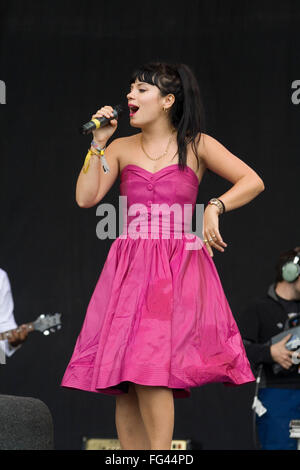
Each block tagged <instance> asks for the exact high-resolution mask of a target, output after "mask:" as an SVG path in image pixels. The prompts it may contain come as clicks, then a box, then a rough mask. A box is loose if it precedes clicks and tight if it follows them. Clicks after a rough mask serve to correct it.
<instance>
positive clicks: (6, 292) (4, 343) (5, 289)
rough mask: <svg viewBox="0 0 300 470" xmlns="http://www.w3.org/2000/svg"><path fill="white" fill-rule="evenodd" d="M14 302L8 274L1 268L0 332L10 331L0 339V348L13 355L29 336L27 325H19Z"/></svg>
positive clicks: (6, 353)
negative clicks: (15, 315)
mask: <svg viewBox="0 0 300 470" xmlns="http://www.w3.org/2000/svg"><path fill="white" fill-rule="evenodd" d="M13 311H14V302H13V297H12V293H11V286H10V282H9V278H8V275H7V273H6V271H4V269H1V268H0V333H4V332H9V333H8V335H7V338H6V339H4V340H1V341H0V348H1V350H2V351H3V353H4V354H5V356H7V357H10V356H12V355H13V354H14V353H15V351H16V350H17V349H19V348H20V347H21V345H22V343H24V341H25V340H26V338H27V336H28V331H27V329H26V326H25V325H21V326H20V327H18V325H17V323H16V321H15V317H14V313H13Z"/></svg>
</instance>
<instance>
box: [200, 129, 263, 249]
mask: <svg viewBox="0 0 300 470" xmlns="http://www.w3.org/2000/svg"><path fill="white" fill-rule="evenodd" d="M198 151H199V154H200V156H201V157H202V159H203V160H204V163H205V165H206V167H207V168H209V169H210V170H211V171H213V172H214V173H216V174H217V175H219V176H221V177H222V178H225V179H226V180H228V181H230V182H231V183H233V186H232V187H231V188H230V189H229V190H228V191H226V193H224V194H222V195H221V196H217V195H213V197H216V198H217V199H221V201H222V202H223V203H224V205H225V209H226V212H228V211H231V210H233V209H237V208H238V207H241V206H244V205H245V204H247V203H248V202H250V201H251V200H252V199H254V198H255V197H256V196H258V194H259V193H261V192H262V191H263V190H264V189H265V185H264V182H263V180H262V179H261V178H260V177H259V176H258V174H257V173H256V172H255V171H254V170H253V169H252V168H250V167H249V166H248V165H247V164H246V163H245V162H243V161H242V160H240V159H239V158H238V157H236V156H235V155H233V153H231V152H229V150H227V149H226V147H224V145H222V144H221V143H220V142H218V141H217V140H216V139H214V138H213V137H211V136H209V135H207V134H203V133H202V134H201V139H200V143H199V147H198ZM203 235H204V237H205V239H206V240H207V241H206V243H207V245H206V247H207V249H208V251H209V254H210V255H211V256H213V251H212V248H216V249H217V250H219V251H222V252H223V251H224V248H226V247H227V243H225V242H224V241H223V239H222V237H221V234H220V232H219V209H218V208H217V207H216V206H214V205H210V204H209V205H207V206H206V208H205V211H204V221H203Z"/></svg>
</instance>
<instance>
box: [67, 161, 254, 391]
mask: <svg viewBox="0 0 300 470" xmlns="http://www.w3.org/2000/svg"><path fill="white" fill-rule="evenodd" d="M198 186H199V182H198V178H197V176H196V174H195V172H194V171H193V170H192V169H191V168H190V167H186V168H185V170H184V171H183V172H182V171H181V170H180V169H179V167H178V165H177V164H174V165H169V166H168V167H166V168H163V169H161V170H160V171H157V172H156V173H151V172H149V171H147V170H145V169H143V168H140V167H139V166H137V165H133V164H130V165H127V166H126V167H125V168H124V169H123V171H122V172H121V181H120V195H121V196H127V208H130V206H132V205H133V204H143V209H145V208H146V211H145V210H144V211H143V210H142V211H141V212H137V210H138V206H136V207H135V210H134V211H133V212H134V214H133V213H132V212H130V211H129V210H128V212H127V213H126V211H124V207H125V206H124V205H123V207H122V213H123V215H124V216H125V217H126V216H127V222H126V223H125V224H124V225H123V232H122V234H121V235H120V236H119V237H118V238H116V239H115V240H114V241H113V243H112V245H111V247H110V250H109V252H108V255H107V259H106V261H105V264H104V266H103V269H102V271H101V273H100V276H99V279H98V281H97V284H96V286H95V289H94V292H93V294H92V297H91V299H90V301H89V304H88V308H87V312H86V316H85V319H84V322H83V326H82V329H81V331H80V334H79V336H78V338H77V341H76V345H75V348H74V351H73V355H72V357H71V359H70V362H69V364H68V366H67V368H66V371H65V374H64V377H63V380H62V383H61V385H62V386H63V387H69V388H75V389H81V390H87V391H90V392H98V393H104V394H109V395H117V394H122V393H126V392H127V391H128V385H129V382H134V383H137V384H141V385H152V386H164V387H169V388H170V389H172V391H173V397H174V398H186V397H189V396H190V393H191V392H190V388H191V387H199V386H201V385H203V384H207V383H211V382H223V383H224V384H225V385H241V384H244V383H247V382H252V381H254V380H255V378H254V376H253V374H252V372H251V368H250V364H249V361H248V359H247V356H246V353H245V349H244V345H243V342H242V339H241V336H240V333H239V330H238V327H237V325H236V322H235V320H234V318H233V315H232V312H231V310H230V307H229V304H228V301H227V299H226V297H225V293H224V291H223V288H222V285H221V282H220V278H219V276H218V272H217V270H216V267H215V264H214V262H213V259H212V258H211V256H210V255H209V253H208V251H207V248H206V246H205V245H204V244H203V242H202V240H201V238H200V237H198V236H197V235H193V234H188V233H187V230H185V228H186V227H188V228H189V229H190V228H191V225H190V221H191V218H192V214H193V212H194V208H195V203H196V199H197V194H198ZM163 203H165V204H166V205H167V206H166V207H167V208H168V209H166V212H167V213H168V214H169V208H170V206H171V205H172V204H174V203H177V204H178V205H179V206H180V207H181V208H183V207H184V204H190V205H191V206H190V207H192V211H191V214H190V217H186V216H185V217H183V221H181V222H179V223H178V220H177V219H176V221H175V220H174V219H175V217H174V219H173V217H172V216H171V217H170V218H169V219H168V220H169V222H170V223H169V224H167V225H168V226H167V225H166V223H165V222H164V217H161V216H159V215H158V216H155V215H154V213H152V215H150V212H151V206H152V204H163ZM179 206H177V207H179ZM132 210H133V209H132ZM170 212H171V211H170ZM132 214H133V215H132ZM150 217H151V220H150ZM137 218H138V219H139V222H138V223H137ZM124 220H125V219H124ZM134 221H135V222H136V225H137V227H135V228H134V229H133V228H130V226H131V223H134ZM148 221H149V224H148ZM172 221H173V223H172ZM150 222H151V223H150ZM151 226H152V227H153V226H154V227H155V226H156V237H157V238H154V237H152V238H151ZM124 227H125V230H124ZM166 227H167V228H166ZM157 228H159V230H157ZM152 230H153V229H152ZM168 230H169V231H168ZM138 231H139V232H140V234H139V237H138V238H134V236H133V233H137V232H138ZM169 233H170V235H169ZM124 234H125V236H124ZM179 234H181V237H180V238H176V237H178V235H179ZM143 237H144V238H143ZM191 241H194V242H193V243H195V242H196V244H197V247H198V248H197V249H191V248H189V249H188V248H187V246H189V247H190V246H191ZM187 244H188V245H187ZM193 246H195V245H193Z"/></svg>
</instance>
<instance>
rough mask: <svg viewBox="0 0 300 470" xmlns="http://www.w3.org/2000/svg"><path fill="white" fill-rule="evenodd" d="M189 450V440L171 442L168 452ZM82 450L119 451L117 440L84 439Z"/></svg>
mask: <svg viewBox="0 0 300 470" xmlns="http://www.w3.org/2000/svg"><path fill="white" fill-rule="evenodd" d="M188 449H191V440H189V439H188V440H184V439H182V440H173V441H172V444H171V448H170V450H188ZM83 450H121V446H120V441H119V439H101V438H97V437H90V438H88V437H84V438H83Z"/></svg>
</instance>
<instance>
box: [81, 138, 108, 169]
mask: <svg viewBox="0 0 300 470" xmlns="http://www.w3.org/2000/svg"><path fill="white" fill-rule="evenodd" d="M105 149H106V146H105V147H103V148H100V146H99V145H97V144H96V142H95V141H94V140H92V143H91V148H90V149H89V151H88V153H87V154H86V157H85V160H84V164H83V169H82V171H83V173H86V172H87V171H88V169H89V166H90V158H91V156H92V155H96V156H97V157H100V159H101V163H102V166H103V170H104V173H108V172H109V171H110V168H109V166H108V163H107V161H106V158H105V156H104V151H105Z"/></svg>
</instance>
